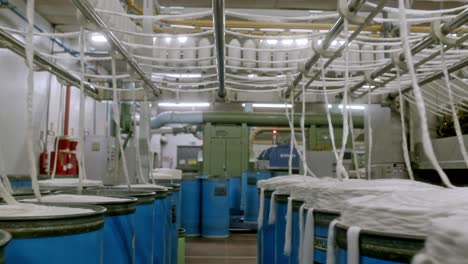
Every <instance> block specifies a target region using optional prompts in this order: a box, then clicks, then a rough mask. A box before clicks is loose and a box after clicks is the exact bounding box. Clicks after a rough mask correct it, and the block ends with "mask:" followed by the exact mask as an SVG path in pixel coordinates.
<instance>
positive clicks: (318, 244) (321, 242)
mask: <svg viewBox="0 0 468 264" xmlns="http://www.w3.org/2000/svg"><path fill="white" fill-rule="evenodd" d="M314 248H316V249H320V250H325V251H326V250H327V238H326V237H319V236H315V239H314Z"/></svg>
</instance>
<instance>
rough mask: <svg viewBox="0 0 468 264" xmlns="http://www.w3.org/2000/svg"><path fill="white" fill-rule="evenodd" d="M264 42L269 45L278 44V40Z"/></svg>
mask: <svg viewBox="0 0 468 264" xmlns="http://www.w3.org/2000/svg"><path fill="white" fill-rule="evenodd" d="M266 42H267V43H268V44H270V45H276V43H278V40H276V39H267V41H266Z"/></svg>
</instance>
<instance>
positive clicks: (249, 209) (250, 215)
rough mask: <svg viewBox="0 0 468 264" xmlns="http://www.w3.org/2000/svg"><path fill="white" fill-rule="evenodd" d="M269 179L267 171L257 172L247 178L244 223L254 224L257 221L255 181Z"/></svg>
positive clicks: (257, 197)
mask: <svg viewBox="0 0 468 264" xmlns="http://www.w3.org/2000/svg"><path fill="white" fill-rule="evenodd" d="M270 177H271V174H270V172H268V171H258V172H255V173H251V174H250V175H248V178H247V195H246V196H247V204H246V208H245V221H246V222H253V223H256V222H257V219H258V205H259V195H258V190H257V181H259V180H264V179H269V178H270Z"/></svg>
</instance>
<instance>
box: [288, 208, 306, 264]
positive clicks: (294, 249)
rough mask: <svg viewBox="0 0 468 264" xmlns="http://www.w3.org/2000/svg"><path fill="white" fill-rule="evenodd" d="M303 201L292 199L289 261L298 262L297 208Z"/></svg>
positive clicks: (298, 230) (298, 231) (298, 233)
mask: <svg viewBox="0 0 468 264" xmlns="http://www.w3.org/2000/svg"><path fill="white" fill-rule="evenodd" d="M302 204H303V201H298V200H293V202H292V206H293V213H292V225H291V256H290V259H291V260H290V261H291V262H290V263H299V240H300V236H301V235H300V229H299V209H300V207H301V206H302Z"/></svg>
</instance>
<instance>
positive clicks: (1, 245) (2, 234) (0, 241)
mask: <svg viewBox="0 0 468 264" xmlns="http://www.w3.org/2000/svg"><path fill="white" fill-rule="evenodd" d="M10 240H11V235H10V233H8V232H6V231H4V230H0V264H3V263H5V247H6V246H7V244H8V243H9V242H10Z"/></svg>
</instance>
